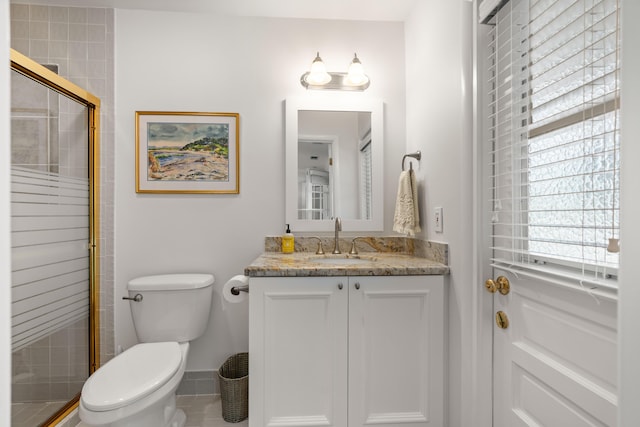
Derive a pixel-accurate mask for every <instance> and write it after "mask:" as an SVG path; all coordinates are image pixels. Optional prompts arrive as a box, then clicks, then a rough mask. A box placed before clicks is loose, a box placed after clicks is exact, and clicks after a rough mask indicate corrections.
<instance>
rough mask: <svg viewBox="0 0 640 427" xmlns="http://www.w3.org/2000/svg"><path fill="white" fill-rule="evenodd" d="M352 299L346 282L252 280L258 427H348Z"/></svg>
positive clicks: (253, 411) (253, 422)
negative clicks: (348, 312)
mask: <svg viewBox="0 0 640 427" xmlns="http://www.w3.org/2000/svg"><path fill="white" fill-rule="evenodd" d="M347 292H348V291H347V280H346V278H341V277H264V278H262V277H261V278H254V277H252V278H251V300H250V309H249V376H250V378H251V380H250V383H249V384H250V385H249V401H250V402H251V403H250V405H249V425H250V426H251V427H265V426H290V427H291V426H328V427H331V426H334V427H346V420H347V381H346V378H347V357H346V355H347V304H348V297H347Z"/></svg>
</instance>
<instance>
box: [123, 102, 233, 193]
mask: <svg viewBox="0 0 640 427" xmlns="http://www.w3.org/2000/svg"><path fill="white" fill-rule="evenodd" d="M238 122H239V115H238V114H237V113H179V112H146V111H137V112H136V192H138V193H236V194H237V193H239V185H238V184H239V183H238V176H239V174H238V169H239V161H238V151H239V150H238V149H239V138H238V129H239V123H238Z"/></svg>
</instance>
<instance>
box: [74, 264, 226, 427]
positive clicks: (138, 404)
mask: <svg viewBox="0 0 640 427" xmlns="http://www.w3.org/2000/svg"><path fill="white" fill-rule="evenodd" d="M213 281H214V277H213V275H211V274H165V275H157V276H144V277H138V278H136V279H133V280H131V281H130V282H129V283H128V286H127V290H128V294H129V296H128V298H126V299H128V300H129V306H130V308H131V314H132V316H133V324H134V327H135V331H136V335H137V336H138V340H139V341H140V344H136V345H134V346H133V347H131V348H129V349H128V350H126V351H124V352H123V353H121V354H119V355H118V356H116V357H114V358H113V359H112V360H110V361H109V362H108V363H106V364H105V365H104V366H102V367H101V368H100V369H98V370H97V371H96V372H94V373H93V374H92V375H91V376H90V377H89V379H87V381H86V382H85V384H84V387H83V388H82V394H81V396H80V411H79V412H80V419H81V420H82V422H83V424H82V425H86V426H96V427H97V426H111V427H134V426H135V427H182V426H184V424H185V421H186V416H185V414H184V411H182V410H180V409H176V389H177V388H178V385H180V381H181V380H182V376H183V374H184V370H185V366H186V363H187V355H188V354H189V341H191V340H194V339H196V338H198V337H199V336H201V335H202V334H203V333H204V331H205V329H206V327H207V323H208V321H209V312H210V310H211V294H212V285H213Z"/></svg>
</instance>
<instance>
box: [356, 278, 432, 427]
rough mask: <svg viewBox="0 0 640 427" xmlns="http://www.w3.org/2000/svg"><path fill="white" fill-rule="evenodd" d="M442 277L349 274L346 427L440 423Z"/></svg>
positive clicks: (415, 426) (408, 426) (419, 426)
mask: <svg viewBox="0 0 640 427" xmlns="http://www.w3.org/2000/svg"><path fill="white" fill-rule="evenodd" d="M443 281H444V279H443V277H442V276H395V277H394V276H379V277H369V276H367V277H350V278H349V424H348V425H349V427H359V426H365V425H376V426H379V427H397V426H406V427H430V426H438V427H439V426H442V425H443V413H444V403H443V402H444V386H443V381H444V372H443V371H444V370H443V369H442V367H443V366H444V362H443V351H444V350H443V349H444V339H443V331H444V325H443V323H444V309H443V302H444V297H443V294H444V290H443V286H444V285H443Z"/></svg>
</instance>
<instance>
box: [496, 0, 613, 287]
mask: <svg viewBox="0 0 640 427" xmlns="http://www.w3.org/2000/svg"><path fill="white" fill-rule="evenodd" d="M501 3H504V2H501ZM490 15H491V16H490V17H489V18H487V21H488V22H487V23H488V24H490V25H491V26H492V28H491V30H490V35H489V40H490V42H489V46H487V54H488V57H487V61H486V63H487V69H486V73H485V75H486V76H487V77H488V81H487V88H488V89H487V98H486V99H488V105H487V115H486V119H487V122H486V129H488V134H487V138H488V142H489V147H490V151H491V156H490V157H491V184H492V191H491V197H492V200H491V206H492V207H493V209H492V212H491V223H492V224H491V225H492V227H491V228H492V234H493V236H492V239H493V262H494V263H496V264H499V265H518V266H529V267H531V266H533V265H535V266H536V268H539V267H540V265H545V264H547V265H549V264H552V265H558V266H563V267H577V268H579V269H580V270H582V271H583V272H585V271H587V272H589V274H591V273H593V274H594V275H595V277H596V279H597V278H598V277H599V278H602V277H608V276H610V275H615V274H616V270H617V265H618V253H617V252H618V246H617V242H618V239H619V171H620V144H619V115H618V110H619V31H618V29H619V28H618V27H619V25H618V18H619V5H618V0H571V1H570V0H567V1H555V0H511V1H509V2H507V3H505V4H504V5H502V6H501V7H500V8H499V10H497V11H495V13H491V14H490Z"/></svg>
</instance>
